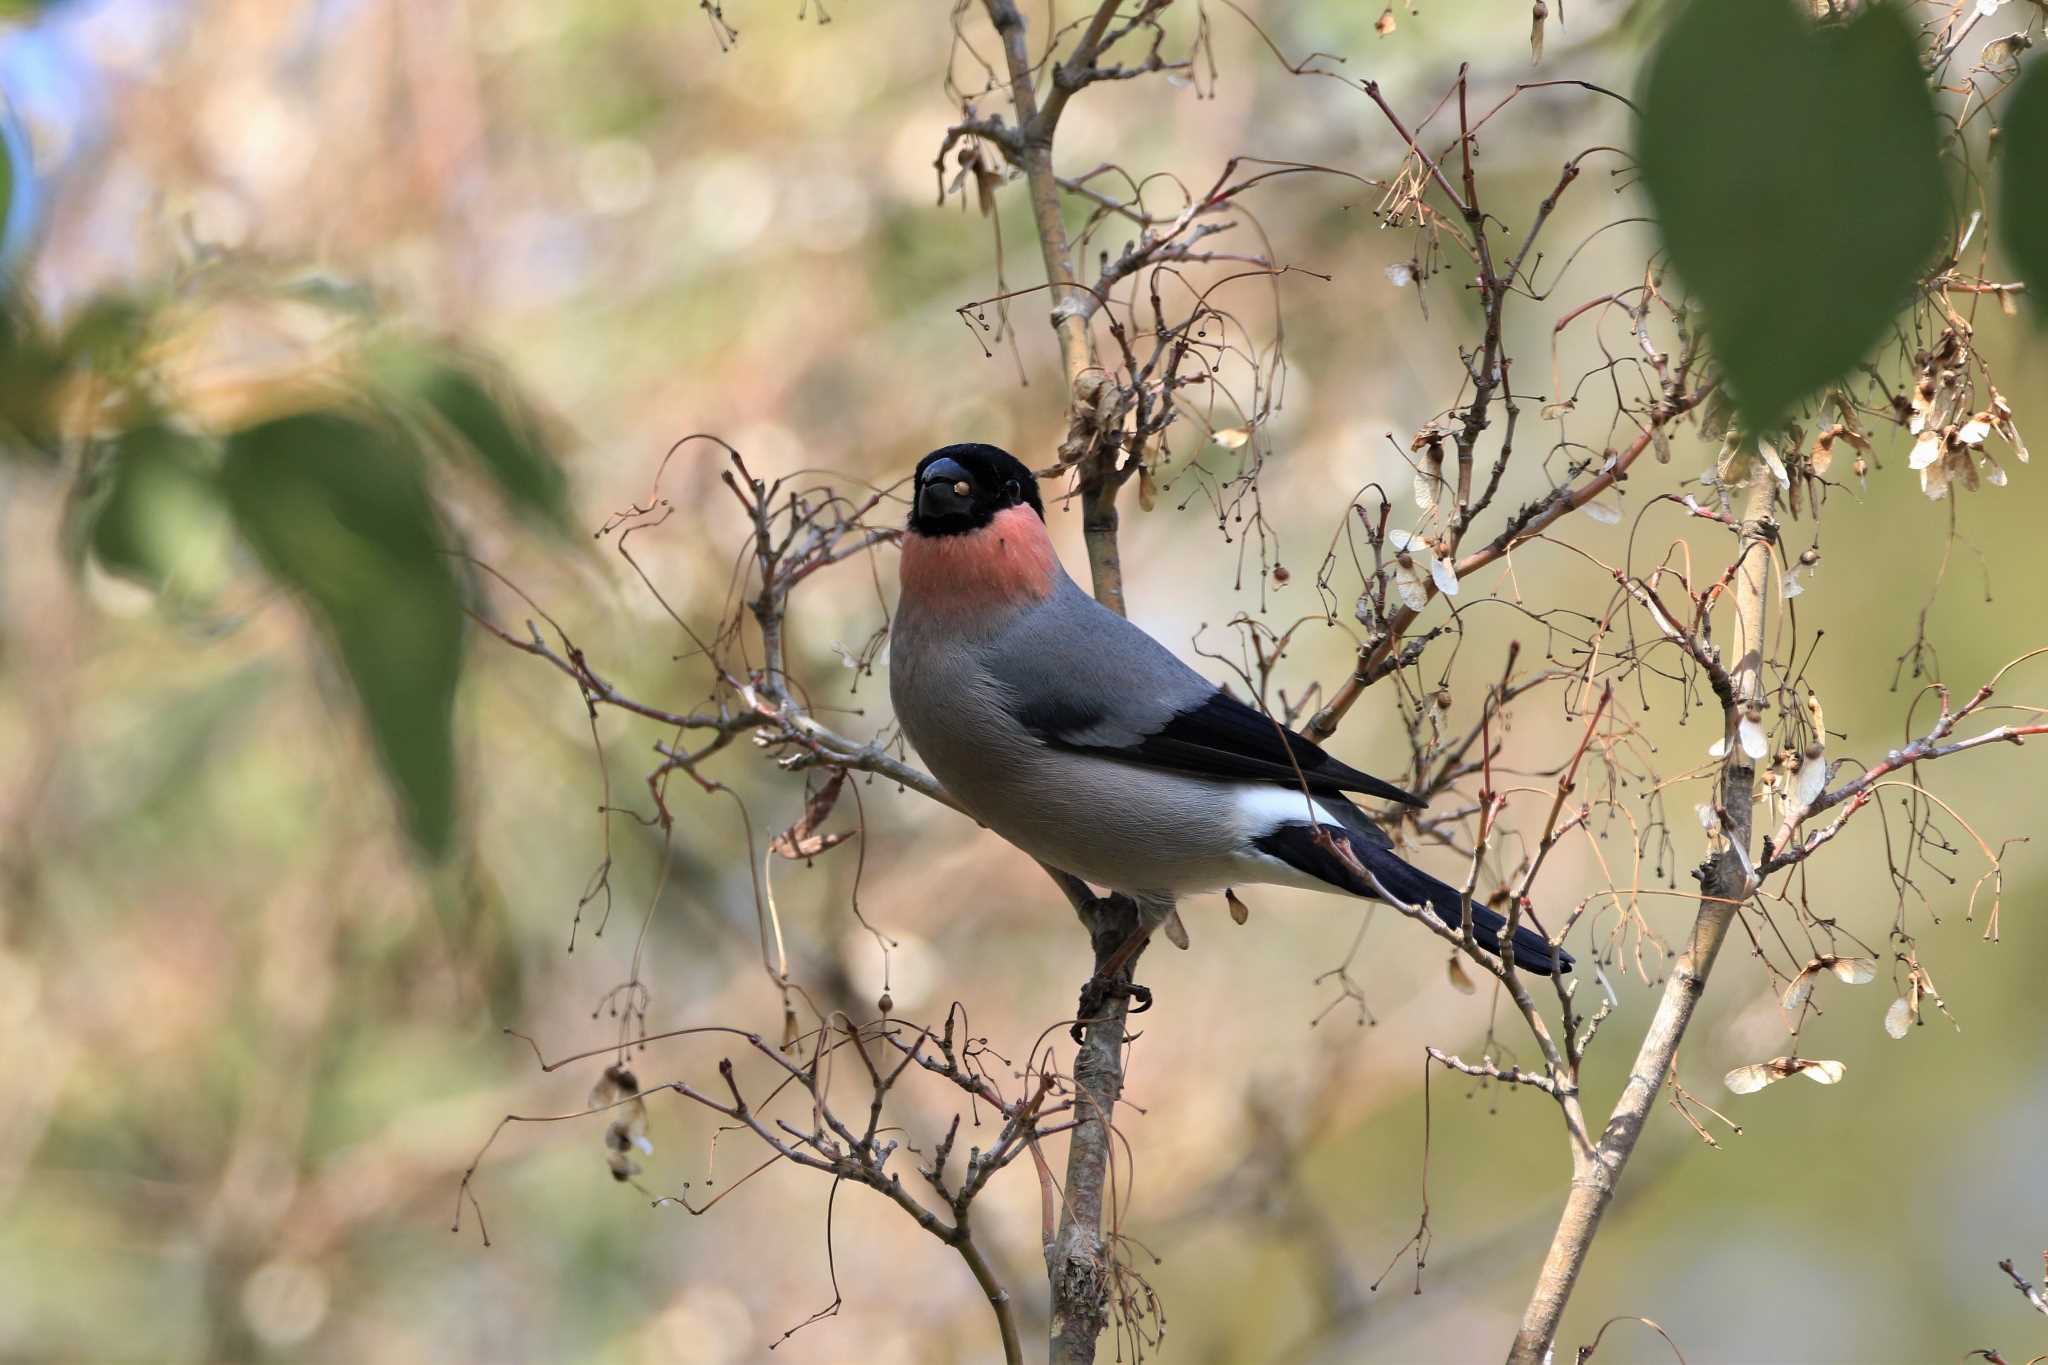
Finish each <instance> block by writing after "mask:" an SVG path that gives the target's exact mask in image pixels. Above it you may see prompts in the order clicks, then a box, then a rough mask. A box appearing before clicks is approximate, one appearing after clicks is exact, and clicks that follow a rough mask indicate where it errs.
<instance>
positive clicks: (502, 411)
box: [372, 346, 569, 532]
mask: <svg viewBox="0 0 2048 1365" xmlns="http://www.w3.org/2000/svg"><path fill="white" fill-rule="evenodd" d="M372 364H373V367H374V369H375V370H376V371H377V372H378V374H379V375H380V377H381V378H382V379H383V381H384V382H385V383H386V384H387V385H389V386H390V387H392V388H394V389H396V390H398V391H399V392H401V393H404V394H407V395H409V396H410V397H411V398H413V399H414V400H416V401H418V402H420V403H423V404H425V405H426V406H427V407H428V408H430V409H431V410H432V411H433V412H434V413H435V414H436V415H437V416H439V418H440V419H441V420H442V421H443V422H445V423H447V425H448V427H449V428H452V430H453V432H454V435H455V436H456V438H457V440H458V441H459V443H460V446H461V449H462V450H463V452H464V453H465V454H466V455H468V456H470V457H472V458H474V459H475V460H476V461H477V462H478V463H479V464H481V465H482V466H483V468H484V471H485V472H486V473H487V474H489V475H490V476H491V479H492V480H493V481H494V482H495V483H496V484H497V485H498V488H499V491H501V492H502V493H504V494H505V497H506V499H507V500H508V501H510V502H511V504H512V505H513V506H514V507H515V508H517V509H518V510H519V511H520V512H522V513H524V514H526V515H529V516H533V517H537V518H538V519H539V520H541V521H542V522H544V523H545V524H547V525H548V526H550V527H552V528H554V529H555V530H558V531H564V532H566V531H567V530H568V529H569V490H568V482H567V480H566V479H565V478H564V477H563V475H562V467H561V465H560V464H559V463H558V462H557V461H556V459H555V456H554V453H553V452H552V451H551V450H549V449H548V447H547V444H546V442H545V441H543V440H542V438H541V435H540V432H539V430H538V427H537V424H536V423H535V422H534V420H533V417H532V415H531V414H530V413H527V412H525V411H523V410H522V409H521V408H520V406H519V405H518V404H517V403H516V401H515V400H514V399H512V398H510V397H509V396H508V397H500V396H499V395H497V394H495V393H493V392H492V390H491V388H490V387H489V386H487V385H486V384H485V382H484V381H483V379H482V378H480V377H479V376H478V374H477V373H476V371H475V369H474V368H472V367H471V366H469V365H467V364H465V363H464V362H462V361H461V360H459V359H450V358H448V357H446V356H444V355H443V354H441V353H439V352H437V351H433V350H428V349H425V348H422V347H417V346H396V347H392V348H390V349H388V350H385V351H384V352H383V353H382V354H380V355H378V356H377V357H375V359H374V360H373V362H372Z"/></svg>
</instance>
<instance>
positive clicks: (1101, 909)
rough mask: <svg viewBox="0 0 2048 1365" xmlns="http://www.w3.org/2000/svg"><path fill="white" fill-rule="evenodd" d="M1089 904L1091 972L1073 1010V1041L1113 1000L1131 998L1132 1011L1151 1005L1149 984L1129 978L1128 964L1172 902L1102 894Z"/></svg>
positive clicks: (1146, 1008) (1100, 1016)
mask: <svg viewBox="0 0 2048 1365" xmlns="http://www.w3.org/2000/svg"><path fill="white" fill-rule="evenodd" d="M1092 908H1093V909H1094V910H1095V912H1096V913H1095V914H1094V915H1093V916H1091V919H1092V920H1093V928H1094V941H1095V975H1093V976H1091V977H1089V978H1088V984H1087V985H1085V986H1083V987H1081V1003H1080V1005H1079V1007H1078V1008H1077V1010H1076V1015H1075V1022H1074V1028H1073V1034H1074V1041H1075V1042H1077V1043H1078V1042H1080V1041H1081V1040H1082V1039H1083V1038H1084V1037H1085V1036H1086V1033H1087V1028H1088V1025H1089V1024H1090V1023H1093V1022H1095V1021H1097V1020H1099V1019H1101V1018H1102V1017H1103V1015H1104V1014H1105V1012H1106V1011H1107V1010H1108V1009H1109V1007H1110V1005H1111V1004H1112V1003H1113V1002H1114V1001H1117V1000H1119V999H1129V1000H1131V1001H1132V1002H1133V1003H1132V1005H1131V1008H1130V1013H1132V1014H1142V1013H1143V1012H1144V1011H1146V1010H1148V1009H1150V1008H1152V991H1151V988H1150V987H1147V986H1140V985H1139V984H1138V983H1137V982H1135V981H1133V980H1131V967H1132V964H1133V963H1134V962H1136V961H1137V958H1138V954H1140V953H1142V952H1144V951H1145V945H1146V944H1147V943H1149V942H1151V940H1152V931H1153V930H1154V929H1156V928H1158V927H1159V925H1160V923H1161V922H1162V921H1163V920H1164V919H1165V912H1166V911H1170V910H1171V909H1172V904H1171V902H1168V904H1167V905H1166V906H1165V907H1164V909H1163V910H1159V909H1155V908H1154V907H1152V906H1149V905H1145V904H1143V903H1137V904H1134V903H1132V902H1131V901H1129V900H1123V901H1122V902H1121V903H1119V898H1116V897H1104V898H1103V899H1101V900H1099V901H1097V902H1096V903H1095V905H1094V906H1093V907H1092Z"/></svg>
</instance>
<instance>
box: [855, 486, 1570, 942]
mask: <svg viewBox="0 0 2048 1365" xmlns="http://www.w3.org/2000/svg"><path fill="white" fill-rule="evenodd" d="M901 572H902V581H903V592H902V599H901V603H900V605H899V607H898V609H897V615H896V622H895V626H894V629H893V633H892V635H891V639H890V642H889V691H890V696H891V698H892V699H893V701H894V702H895V706H896V716H897V720H898V721H899V722H900V723H901V725H902V727H903V733H904V734H905V735H906V736H907V737H908V738H909V740H910V742H911V744H913V745H914V746H916V749H917V752H918V754H919V756H920V757H921V758H922V759H923V760H924V762H925V763H926V765H928V766H929V767H930V769H931V771H932V774H933V776H935V777H937V778H938V779H939V781H940V782H942V783H944V784H945V787H946V790H947V791H949V792H950V793H952V795H953V797H954V798H955V799H956V800H957V801H958V802H959V804H960V806H961V807H962V808H963V809H964V810H965V811H966V812H967V813H968V814H970V815H972V816H973V817H974V818H975V819H977V820H979V821H980V822H981V823H983V824H984V825H987V826H988V827H989V828H990V829H992V830H994V831H995V832H996V833H997V834H1000V835H1001V836H1003V837H1004V838H1005V839H1008V840H1009V841H1010V842H1011V843H1013V844H1015V845H1017V847H1019V848H1021V849H1023V850H1024V851H1025V852H1026V853H1029V854H1030V855H1032V856H1033V857H1034V858H1037V859H1038V860H1039V861H1040V862H1042V863H1045V864H1047V865H1048V866H1050V867H1054V868H1057V869H1060V870H1062V871H1064V872H1068V873H1071V874H1072V875H1074V876H1076V877H1078V878H1080V879H1081V880H1083V881H1086V882H1091V883H1093V884H1094V885H1096V886H1100V887H1104V888H1106V889H1108V890H1112V891H1120V892H1123V893H1125V894H1126V895H1128V896H1130V897H1131V898H1132V899H1133V900H1134V901H1136V902H1137V905H1138V907H1139V911H1140V920H1141V924H1142V925H1143V926H1145V928H1143V929H1141V931H1140V932H1141V934H1142V933H1145V932H1149V929H1150V928H1153V927H1157V926H1158V925H1160V924H1162V923H1164V922H1165V921H1166V920H1167V918H1168V916H1169V915H1170V914H1171V913H1172V911H1173V908H1174V904H1175V902H1176V901H1177V900H1178V899H1179V898H1180V897H1183V896H1188V895H1193V894H1196V893H1199V892H1214V891H1222V890H1226V889H1228V888H1230V887H1235V886H1244V885H1247V884H1269V885H1276V886H1295V887H1307V888H1310V889H1311V890H1316V891H1336V892H1342V893H1345V894H1347V895H1352V896H1364V897H1372V898H1377V899H1393V900H1396V901H1398V902H1400V903H1402V905H1403V907H1404V908H1406V909H1407V910H1409V912H1410V913H1417V912H1434V913H1435V914H1436V915H1437V916H1438V917H1439V918H1441V919H1442V920H1443V921H1444V923H1445V924H1447V925H1449V926H1451V927H1453V928H1455V927H1457V926H1458V925H1459V924H1460V923H1461V921H1462V917H1463V915H1464V913H1465V908H1464V904H1463V898H1462V897H1461V895H1460V893H1459V892H1458V891H1457V889H1456V888H1454V887H1451V886H1448V885H1446V884H1445V883H1443V882H1440V881H1438V880H1437V879H1436V878H1434V877H1432V876H1430V875H1429V874H1428V873H1426V872H1422V871H1420V870H1418V869H1416V868H1413V867H1410V866H1409V865H1408V864H1407V863H1405V862H1403V861H1402V860H1401V859H1400V858H1399V857H1397V856H1396V855H1395V853H1394V851H1393V848H1392V845H1391V841H1390V840H1389V839H1388V838H1387V836H1386V834H1385V833H1384V832H1382V831H1381V830H1380V828H1379V827H1378V826H1377V825H1375V824H1374V823H1373V821H1372V819H1371V818H1370V817H1369V816H1367V814H1366V813H1365V812H1364V811H1363V810H1361V809H1360V808H1359V807H1358V806H1357V805H1355V804H1353V802H1352V800H1351V797H1350V795H1349V794H1350V793H1354V792H1355V793H1359V794H1361V795H1364V796H1369V797H1375V798H1378V799H1381V800H1386V801H1398V802H1401V803H1403V804H1405V805H1409V806H1417V807H1419V806H1421V805H1423V804H1424V803H1423V802H1422V801H1421V800H1419V799H1418V798H1416V797H1415V796H1412V795H1410V794H1409V793H1407V792H1405V791H1403V790H1401V789H1400V788H1399V787H1397V786H1394V785H1393V784H1392V783H1389V782H1383V781H1381V780H1380V779H1379V778H1377V777H1373V776H1371V775H1370V774H1367V773H1363V772H1360V771H1358V770H1357V769H1356V768H1352V767H1349V766H1347V765H1345V764H1343V763H1341V762H1339V761H1338V760H1337V759H1335V758H1333V757H1331V756H1330V755H1329V754H1327V753H1325V752H1324V751H1323V750H1322V749H1320V748H1319V747H1317V746H1316V745H1315V744H1314V743H1312V742H1310V741H1309V740H1308V739H1306V738H1304V737H1303V736H1301V735H1298V734H1295V733H1294V732H1293V731H1292V730H1289V729H1287V728H1286V727H1285V726H1283V725H1282V724H1281V723H1280V722H1279V721H1277V720H1275V719H1274V718H1273V717H1271V716H1268V715H1266V714H1265V713H1263V712H1261V711H1259V710H1257V709H1255V708H1253V707H1251V706H1248V705H1246V704H1245V703H1244V702H1241V701H1238V700H1237V699H1236V698H1235V697H1232V696H1231V695H1230V694H1229V693H1227V692H1225V691H1223V690H1222V689H1221V688H1219V687H1218V686H1217V685H1216V684H1214V683H1212V682H1210V681H1209V680H1208V679H1206V678H1204V677H1202V675H1201V674H1199V673H1197V672H1195V670H1194V669H1192V668H1190V667H1188V666H1187V665H1186V664H1184V663H1182V662H1181V661H1180V660H1179V659H1178V658H1176V657H1175V656H1174V655H1173V653H1172V652H1171V651H1169V650H1168V649H1167V648H1166V647H1165V646H1163V645H1161V644H1160V643H1159V642H1158V641H1157V640H1154V639H1153V638H1152V637H1151V636H1149V635H1147V634H1146V633H1145V632H1144V631H1143V630H1142V629H1140V628H1139V627H1137V626H1135V625H1132V624H1131V623H1130V622H1129V621H1127V620H1125V619H1124V618H1123V617H1121V616H1119V615H1117V614H1116V613H1115V612H1113V611H1110V610H1109V609H1108V608H1106V607H1104V606H1102V605H1101V604H1100V603H1098V602H1097V601H1096V600H1095V599H1094V598H1093V597H1091V596H1089V594H1088V593H1087V592H1085V591H1083V590H1082V588H1081V587H1080V586H1079V585H1078V584H1076V583H1075V582H1074V580H1073V579H1071V578H1069V577H1068V576H1067V573H1066V570H1064V569H1063V568H1061V567H1060V561H1059V557H1058V555H1057V554H1055V553H1054V551H1053V545H1052V540H1051V538H1050V537H1049V536H1048V535H1047V533H1046V527H1045V507H1044V504H1043V502H1041V501H1040V498H1039V493H1038V482H1037V480H1036V479H1035V478H1034V477H1033V476H1032V473H1031V471H1030V469H1029V468H1027V467H1026V466H1025V465H1024V464H1023V462H1022V461H1020V460H1018V459H1017V458H1016V457H1014V456H1012V455H1010V454H1009V453H1008V452H1006V451H1003V450H999V449H997V448H996V447H994V446H990V445H952V446H947V447H945V448H944V449H942V450H935V451H933V452H932V453H931V454H929V455H927V456H925V457H924V459H923V460H921V461H920V462H919V463H918V466H917V475H916V479H915V484H914V489H913V492H912V506H911V513H910V525H909V530H908V533H907V534H906V535H905V536H904V539H903V554H902V566H901ZM1471 915H1472V933H1473V937H1474V939H1475V940H1476V941H1477V942H1478V944H1479V945H1480V946H1481V947H1482V948H1484V949H1486V950H1487V951H1488V952H1491V953H1494V954H1496V955H1499V954H1500V953H1501V951H1502V949H1501V934H1502V932H1503V930H1504V929H1505V928H1506V921H1505V920H1504V919H1503V918H1502V917H1501V916H1500V915H1498V914H1496V913H1495V912H1493V911H1492V910H1489V909H1487V908H1486V907H1485V906H1482V905H1473V906H1472V907H1471ZM1512 951H1513V953H1514V961H1515V965H1516V966H1518V967H1521V968H1524V969H1526V970H1528V971H1532V972H1540V973H1543V974H1545V975H1549V974H1551V973H1553V972H1562V971H1569V970H1570V969H1571V965H1572V958H1571V955H1570V954H1568V953H1566V952H1565V951H1564V950H1563V949H1562V948H1560V947H1558V946H1556V945H1554V944H1552V943H1551V942H1550V941H1549V940H1548V939H1546V938H1545V937H1544V936H1543V935H1542V934H1541V933H1539V932H1537V931H1536V930H1534V929H1532V928H1530V927H1528V926H1527V925H1518V926H1517V928H1516V930H1515V935H1514V943H1513V949H1512Z"/></svg>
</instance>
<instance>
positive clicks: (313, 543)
mask: <svg viewBox="0 0 2048 1365" xmlns="http://www.w3.org/2000/svg"><path fill="white" fill-rule="evenodd" d="M221 477H222V481H223V482H224V484H225V485H226V488H227V492H228V503H229V506H230V507H231V508H232V509H233V511H234V515H235V522H236V525H237V526H239V527H240V528H241V531H242V534H243V535H244V536H245V537H247V539H248V541H249V543H250V544H251V545H252V546H254V547H255V549H256V552H257V554H258V555H260V556H261V557H262V559H263V562H264V564H265V565H266V566H267V567H268V568H269V569H270V571H271V572H272V573H273V574H275V575H276V576H277V577H278V578H279V579H280V580H281V581H283V582H284V583H286V584H288V585H289V586H290V587H292V588H293V589H294V590H296V591H297V592H298V593H299V594H300V595H301V596H302V597H303V598H305V600H306V601H307V603H308V604H309V605H310V606H311V607H312V609H313V613H314V615H315V616H316V617H317V618H318V619H319V621H320V623H321V625H322V626H323V627H324V628H325V630H326V632H327V634H328V635H329V637H330V638H331V639H332V640H333V642H334V645H335V648H336V650H337V651H338V652H339V654H340V656H341V660H342V663H343V664H344V665H345V666H346V668H347V670H348V674H349V677H350V679H351V680H352V681H353V682H354V684H355V688H356V693H357V695H358V697H359V698H360V699H361V701H362V706H363V715H364V718H365V719H366V720H367V721H368V723H369V730H370V735H371V738H372V739H373V740H374V742H375V744H376V747H377V751H378V754H379V756H380V757H381V758H382V759H383V762H384V767H385V771H386V772H387V773H388V774H389V775H390V777H391V779H392V784H393V787H394V788H395V790H396V792H397V795H398V798H399V805H400V807H401V809H402V811H403V812H404V815H405V822H406V827H407V829H408V830H409V831H410V833H411V834H412V837H413V839H414V841H415V843H417V844H418V845H419V847H420V848H421V849H422V850H423V851H424V852H426V853H427V854H429V855H430V856H435V857H438V856H440V855H441V854H442V853H444V852H446V851H447V848H448V845H449V841H450V838H451V835H452V832H453V830H454V824H455V780H454V749H455V745H454V702H455V684H456V679H457V677H458V675H459V674H460V672H461V666H462V602H461V596H460V593H459V590H458V588H457V586H456V579H455V575H454V573H453V571H452V569H451V567H450V563H449V558H448V556H447V554H446V553H445V552H444V551H443V549H442V543H441V531H440V526H439V524H438V522H437V521H436V519H435V516H434V507H433V502H432V500H431V499H430V498H429V496H428V493H427V487H426V481H425V477H424V473H423V471H422V469H421V467H420V461H419V457H418V453H417V452H416V451H415V450H414V449H413V448H412V447H411V446H410V445H409V444H405V443H402V442H401V441H400V440H399V439H398V438H397V437H395V436H394V435H393V434H391V433H390V432H389V431H388V430H386V429H385V428H382V427H379V426H373V425H371V424H370V423H368V422H366V421H363V420H360V419H358V418H356V417H353V416H349V415H345V414H341V413H332V412H328V413H307V414H301V415H298V416H293V417H285V418H281V419H279V420H277V421H273V422H266V423H264V424H262V425H261V426H255V427H251V428H248V429H247V430H245V431H241V432H238V433H236V434H235V435H234V436H233V437H231V438H230V439H229V441H228V448H227V461H226V464H225V467H224V468H223V470H222V475H221Z"/></svg>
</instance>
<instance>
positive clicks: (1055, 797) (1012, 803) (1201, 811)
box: [926, 748, 1272, 895]
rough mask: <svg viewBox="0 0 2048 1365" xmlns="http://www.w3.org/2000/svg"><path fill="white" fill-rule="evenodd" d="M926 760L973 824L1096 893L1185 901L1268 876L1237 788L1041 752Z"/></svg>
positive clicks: (1052, 751) (1053, 751)
mask: <svg viewBox="0 0 2048 1365" xmlns="http://www.w3.org/2000/svg"><path fill="white" fill-rule="evenodd" d="M926 758H927V761H929V762H930V763H931V766H932V773H933V775H934V776H935V777H937V778H938V779H939V780H940V781H941V782H943V783H945V784H946V787H947V789H948V790H950V791H951V792H952V793H953V794H954V795H955V796H956V797H958V798H959V800H960V802H961V804H962V805H964V806H965V807H966V808H967V810H968V812H969V813H970V814H972V815H973V816H974V817H975V818H976V819H978V820H980V821H981V822H982V823H983V824H985V825H987V826H988V827H989V828H990V829H992V830H994V831H995V832H996V833H998V834H1000V835H1002V836H1003V837H1004V838H1005V839H1008V840H1009V841H1010V842H1011V843H1013V844H1015V845H1017V847H1019V848H1021V849H1023V850H1024V851H1025V852H1026V853H1029V854H1030V855H1032V856H1033V857H1034V858H1037V859H1039V860H1040V861H1041V862H1046V863H1050V864H1052V865H1053V866H1054V867H1057V868H1061V869H1063V870H1064V871H1067V872H1071V873H1073V874H1074V875H1075V876H1077V877H1080V878H1082V879H1083V880H1084V881H1089V882H1093V883H1094V884H1096V885H1097V886H1101V887H1106V888H1109V889H1111V890H1116V891H1129V892H1147V893H1155V894H1156V893H1169V894H1174V895H1185V894H1191V893H1194V892H1201V891H1220V890H1222V889H1223V888H1224V887H1226V886H1231V885H1242V884H1244V883H1247V882H1251V881H1264V880H1267V879H1269V878H1270V877H1271V876H1272V873H1271V872H1270V871H1268V870H1267V869H1266V867H1265V866H1264V865H1266V864H1270V863H1271V862H1272V860H1271V859H1268V858H1266V857H1264V856H1263V855H1260V854H1257V853H1256V852H1255V851H1254V850H1252V849H1251V847H1250V841H1249V839H1248V838H1247V836H1246V834H1245V832H1244V830H1243V828H1242V824H1241V817H1240V815H1239V812H1238V807H1237V800H1236V788H1235V786H1234V784H1229V783H1222V782H1211V781H1206V780H1204V779H1202V778H1198V777H1187V776H1182V775H1180V774H1176V773H1167V772H1160V771H1157V770H1154V769H1147V768H1140V767H1137V766H1136V765H1133V764H1127V763H1119V762H1116V761H1114V760H1110V759H1102V758H1091V757H1088V756H1085V755H1080V754H1071V753H1066V752H1063V751H1061V750H1056V749H1047V748H1034V750H1033V751H1032V752H1031V753H1029V754H1028V756H1027V755H1019V756H1018V757H1017V758H1016V759H1014V760H1012V761H1008V762H1005V761H1003V759H1002V758H1001V757H999V756H997V755H995V754H993V753H988V752H983V753H982V754H980V755H979V756H978V758H977V759H973V760H965V756H954V755H943V756H942V755H940V754H927V755H926ZM949 759H952V760H953V761H948V760H949ZM963 760H964V761H963ZM1261 874H1264V875H1261Z"/></svg>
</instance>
